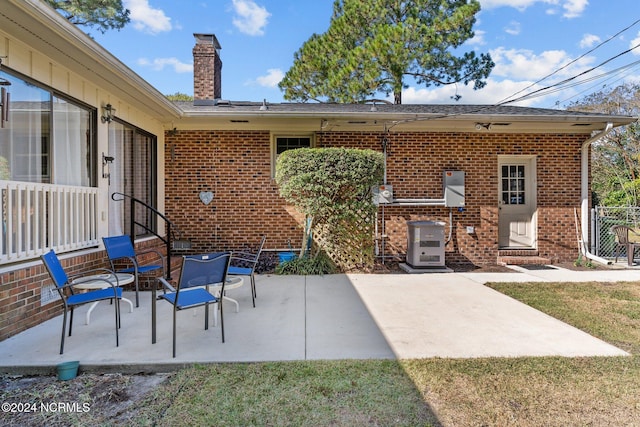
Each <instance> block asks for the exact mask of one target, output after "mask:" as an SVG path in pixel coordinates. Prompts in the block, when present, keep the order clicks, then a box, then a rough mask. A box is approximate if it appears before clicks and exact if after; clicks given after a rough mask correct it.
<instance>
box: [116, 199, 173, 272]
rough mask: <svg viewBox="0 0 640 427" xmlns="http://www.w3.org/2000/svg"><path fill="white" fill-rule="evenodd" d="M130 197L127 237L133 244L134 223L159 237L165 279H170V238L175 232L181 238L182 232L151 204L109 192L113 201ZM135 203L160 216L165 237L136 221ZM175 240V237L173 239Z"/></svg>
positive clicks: (134, 235)
mask: <svg viewBox="0 0 640 427" xmlns="http://www.w3.org/2000/svg"><path fill="white" fill-rule="evenodd" d="M116 196H122V197H121V198H118V199H116ZM125 198H127V199H130V200H131V208H130V209H131V212H130V215H131V220H130V224H129V227H130V228H129V229H130V232H129V237H130V238H131V243H132V244H133V243H134V242H135V238H136V234H135V229H136V225H139V226H140V227H142V228H144V229H145V230H146V231H148V232H149V233H151V234H153V235H154V236H156V237H157V238H158V239H160V240H161V241H162V242H163V243H164V244H165V245H166V247H167V268H166V270H165V272H166V273H165V274H166V279H168V280H171V238H172V237H173V235H174V234H176V235H177V236H178V239H177V240H182V233H181V232H180V229H179V228H178V227H177V226H176V225H175V224H174V223H173V222H171V221H170V220H169V218H167V217H166V216H165V215H164V214H163V213H162V212H160V211H158V210H157V209H156V208H154V207H153V206H149V205H148V204H147V203H145V202H143V201H142V200H140V199H136V198H135V197H133V196H130V195H128V194H124V193H120V192H117V191H116V192H113V193H111V200H113V201H114V202H121V201H124V199H125ZM136 204H139V205H141V206H142V207H143V208H145V209H146V210H147V211H151V212H153V213H154V214H155V215H156V216H158V217H160V218H161V219H162V220H163V221H164V222H165V224H166V230H167V235H166V237H163V236H161V235H159V234H158V233H157V232H156V231H155V230H153V229H151V228H149V227H147V225H146V224H141V223H139V222H138V221H136V219H135V218H136V215H135V212H136ZM174 240H176V239H174Z"/></svg>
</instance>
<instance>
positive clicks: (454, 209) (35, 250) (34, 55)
mask: <svg viewBox="0 0 640 427" xmlns="http://www.w3.org/2000/svg"><path fill="white" fill-rule="evenodd" d="M195 38H196V41H195V45H194V47H193V55H194V96H195V100H194V101H193V102H178V103H171V102H169V101H168V100H167V99H166V98H165V97H164V96H163V95H162V94H161V93H159V92H158V91H157V90H156V89H155V88H153V87H152V86H151V85H149V84H148V83H147V82H145V81H144V80H143V79H142V78H140V77H139V76H137V75H136V74H135V73H133V72H132V71H131V70H130V69H129V68H127V67H126V66H125V65H124V64H122V63H121V62H120V61H119V60H118V59H117V58H115V57H114V56H113V55H111V54H110V53H109V52H107V51H105V50H104V49H103V48H102V47H101V46H100V45H98V44H97V43H95V42H94V41H93V40H92V39H91V38H89V37H87V36H86V35H85V34H84V33H83V32H81V31H79V30H78V29H77V28H75V27H74V26H73V25H70V24H69V23H68V22H67V21H66V20H65V19H63V18H62V17H60V16H59V15H58V14H57V13H56V12H55V11H54V10H53V9H51V8H50V7H48V6H47V5H45V4H43V3H41V2H40V1H38V0H5V1H4V2H3V7H2V10H0V39H1V40H2V43H0V58H1V59H2V63H1V64H0V89H2V111H1V113H2V114H1V120H0V124H1V125H0V191H1V192H2V221H3V235H2V240H1V241H0V280H1V281H0V308H1V309H0V340H3V339H6V338H7V337H9V336H12V335H14V334H16V333H18V332H20V331H22V330H25V329H27V328H29V327H31V326H34V325H36V324H38V323H40V322H42V321H44V320H47V319H49V318H51V317H53V316H55V315H57V314H59V313H60V312H61V309H60V304H59V302H57V301H56V300H55V297H54V296H53V294H52V293H51V289H50V281H49V279H48V276H47V274H46V272H45V270H44V268H43V266H42V264H41V262H40V261H39V256H40V255H41V254H42V253H44V252H46V251H47V250H49V249H51V248H53V249H55V250H56V252H57V253H58V254H60V255H61V258H62V259H63V264H64V266H65V267H66V268H67V269H68V271H69V272H72V273H73V272H79V271H82V270H83V269H88V268H93V267H99V266H106V265H107V260H106V255H105V252H104V249H103V247H102V242H101V238H102V237H104V236H108V235H116V234H129V228H128V227H129V224H130V223H131V218H130V215H131V214H130V211H129V209H128V205H127V202H126V201H125V202H119V201H114V200H113V199H112V197H111V195H112V194H113V193H114V192H118V193H123V194H127V195H130V196H133V197H136V198H137V199H139V200H142V201H144V202H145V203H147V204H148V205H150V206H152V207H154V208H155V209H157V210H158V211H159V212H161V213H163V214H164V215H166V217H168V218H169V219H170V220H171V221H172V223H173V224H174V225H175V226H177V227H178V228H179V229H180V231H181V233H182V236H183V237H185V238H188V239H189V240H191V241H192V243H193V248H192V251H193V252H203V251H209V250H219V249H236V248H241V247H243V246H245V245H247V244H255V243H256V242H257V240H258V239H259V236H260V235H261V234H266V235H267V249H268V250H271V251H277V250H281V249H285V248H287V246H288V242H289V241H290V242H293V243H294V244H295V242H299V241H300V237H301V231H300V228H299V226H298V221H297V220H296V215H295V214H294V213H293V212H292V211H291V209H290V208H289V207H288V206H287V205H286V204H285V202H284V201H283V200H282V199H281V198H280V197H279V196H278V190H277V187H276V185H275V182H274V180H273V175H274V166H275V160H276V158H277V155H278V154H279V153H280V152H282V151H283V150H287V149H293V148H297V147H305V146H311V147H357V148H370V149H374V150H380V151H383V152H385V153H386V158H387V168H386V182H385V183H381V184H386V185H387V187H385V188H389V189H391V188H392V195H390V196H389V198H388V200H384V201H383V200H382V199H380V200H379V201H382V202H381V204H380V205H379V209H378V227H377V233H376V235H375V236H372V239H375V241H376V244H377V247H378V255H379V256H380V257H395V258H398V259H402V258H403V257H404V254H405V253H406V251H407V221H410V220H417V219H429V220H438V221H442V222H444V224H445V228H444V230H445V235H446V246H445V248H444V250H445V259H446V263H447V264H456V263H472V264H495V263H496V262H499V261H509V260H510V259H509V258H508V257H513V256H518V257H528V258H527V260H528V261H526V262H558V261H570V260H573V259H575V257H576V254H577V239H576V233H575V230H576V225H575V216H576V210H577V212H578V213H579V216H580V221H581V224H582V230H584V231H585V234H586V232H587V230H588V227H587V226H586V224H588V207H589V173H588V172H589V146H590V144H591V143H592V142H594V141H595V140H597V139H598V138H599V137H602V136H604V135H605V134H606V133H607V132H608V131H609V130H610V129H612V128H615V127H617V126H622V125H625V124H629V123H631V122H633V121H634V120H635V118H632V117H621V116H608V115H598V114H587V113H575V112H566V111H559V110H544V109H534V108H519V107H505V106H502V107H495V106H485V105H387V104H380V103H378V104H358V105H344V104H343V105H337V104H315V103H313V104H312V103H308V104H292V103H282V104H272V103H268V102H266V101H258V102H236V101H229V100H226V99H225V98H224V97H223V91H222V89H223V87H222V74H221V70H222V61H221V58H220V54H219V53H220V44H219V42H218V40H217V38H216V37H215V36H214V35H212V34H196V35H195ZM3 164H4V166H3ZM447 171H455V172H464V192H463V193H464V194H463V196H464V204H463V205H462V204H461V203H459V202H457V204H456V205H451V203H449V202H448V201H447V200H446V198H445V195H444V189H443V181H444V180H445V179H446V178H445V176H446V172H447ZM209 193H210V195H211V196H213V199H212V200H211V201H210V202H209V203H205V202H203V199H202V198H201V197H200V196H201V194H209ZM205 201H206V200H205ZM387 202H388V203H387ZM134 216H135V220H136V222H139V223H143V224H145V226H146V227H147V228H149V229H152V230H154V232H155V233H156V234H157V235H159V236H164V235H165V233H166V229H165V223H164V222H163V221H161V220H158V218H157V217H155V216H153V215H149V214H148V213H146V212H141V211H137V213H135V214H134ZM135 234H136V245H137V246H143V247H144V246H160V245H161V243H159V241H158V238H157V237H154V235H153V234H149V233H148V232H147V231H146V228H141V227H139V226H138V227H137V228H136V230H135ZM584 240H585V241H588V240H589V237H588V235H585V236H584ZM385 259H386V258H385ZM511 261H513V259H511Z"/></svg>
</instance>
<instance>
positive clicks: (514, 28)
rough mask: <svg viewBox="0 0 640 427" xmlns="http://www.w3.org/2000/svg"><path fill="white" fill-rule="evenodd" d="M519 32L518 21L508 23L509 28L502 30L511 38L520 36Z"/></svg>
mask: <svg viewBox="0 0 640 427" xmlns="http://www.w3.org/2000/svg"><path fill="white" fill-rule="evenodd" d="M520 30H521V28H520V23H519V22H518V21H511V22H509V26H508V27H506V28H505V29H504V31H505V32H506V33H507V34H511V35H512V36H517V35H518V34H520Z"/></svg>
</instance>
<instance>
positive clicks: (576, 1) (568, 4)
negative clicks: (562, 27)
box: [562, 0, 589, 19]
mask: <svg viewBox="0 0 640 427" xmlns="http://www.w3.org/2000/svg"><path fill="white" fill-rule="evenodd" d="M588 4H589V0H566V1H565V2H564V4H563V5H562V8H563V9H564V10H565V13H564V17H565V18H569V19H570V18H577V17H578V16H580V15H582V12H584V10H585V9H586V8H587V5H588Z"/></svg>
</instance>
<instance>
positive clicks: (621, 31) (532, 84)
mask: <svg viewBox="0 0 640 427" xmlns="http://www.w3.org/2000/svg"><path fill="white" fill-rule="evenodd" d="M639 22H640V19H638V20H636V21H635V22H633V23H632V24H630V25H628V26H627V27H626V28H623V29H622V30H620V31H618V32H617V33H616V34H614V35H613V36H611V37H609V38H608V39H607V40H605V41H603V42H601V43H599V44H598V45H597V46H596V47H594V48H592V49H590V50H588V51H587V52H585V53H583V54H582V55H580V56H579V57H577V58H576V59H574V60H573V61H570V62H569V63H567V64H565V65H564V66H562V67H560V68H558V69H557V70H555V71H554V72H552V73H551V74H547V75H546V76H544V77H543V78H541V79H539V80H537V81H535V82H533V83H531V84H530V85H529V86H527V87H525V88H524V89H522V90H520V91H518V92H516V93H514V94H513V95H510V96H508V97H507V98H504V99H503V100H502V101H500V102H498V105H500V104H502V103H503V102H505V101H507V100H508V99H509V98H512V97H514V96H516V95H518V94H520V93H522V92H524V91H526V90H528V89H531V88H532V87H534V86H535V85H537V84H539V83H541V82H543V81H544V80H546V79H548V78H549V77H551V76H553V75H556V74H558V73H559V72H560V71H562V70H564V69H566V68H568V67H569V66H571V65H573V64H575V63H576V62H578V61H579V60H581V59H582V58H584V57H585V56H587V55H589V54H590V53H592V52H594V51H595V50H597V49H599V48H601V47H602V46H604V45H605V44H607V43H609V42H610V41H611V40H613V39H614V38H616V37H618V36H619V35H620V34H622V33H624V32H625V31H628V30H629V29H631V28H632V27H634V26H635V25H637V24H638V23H639ZM636 47H637V46H636Z"/></svg>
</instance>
